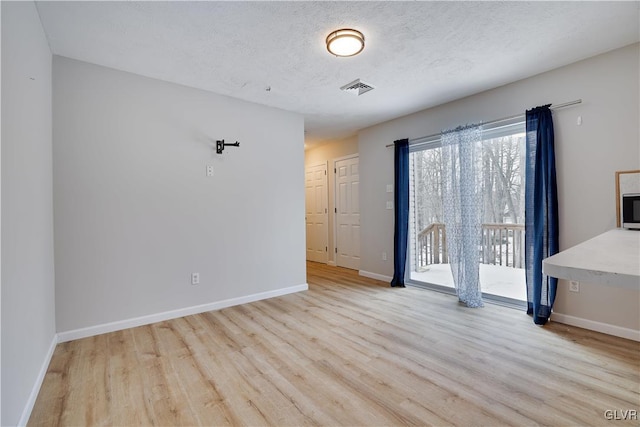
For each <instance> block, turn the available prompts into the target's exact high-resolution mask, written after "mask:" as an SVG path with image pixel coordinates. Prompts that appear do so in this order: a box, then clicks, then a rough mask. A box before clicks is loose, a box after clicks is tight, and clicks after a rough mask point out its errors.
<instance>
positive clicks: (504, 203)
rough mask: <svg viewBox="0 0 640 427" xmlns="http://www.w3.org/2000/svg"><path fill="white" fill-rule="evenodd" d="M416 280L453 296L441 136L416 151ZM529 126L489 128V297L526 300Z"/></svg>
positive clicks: (481, 253)
mask: <svg viewBox="0 0 640 427" xmlns="http://www.w3.org/2000/svg"><path fill="white" fill-rule="evenodd" d="M410 151H411V153H410V157H409V167H410V178H409V180H410V183H409V188H410V218H409V228H410V230H409V235H410V241H409V246H410V255H409V257H410V266H411V268H410V281H411V282H414V283H418V284H424V285H426V286H428V287H431V288H436V289H438V290H444V291H447V290H448V291H450V292H453V278H452V275H451V269H450V268H449V264H448V256H447V244H446V238H447V237H446V229H445V227H444V224H443V218H442V216H443V212H442V168H443V165H442V153H441V148H440V139H439V137H436V138H432V139H430V140H425V141H422V142H418V143H414V144H413V145H412V146H411V148H410ZM524 155H525V124H524V122H522V121H517V122H512V123H507V124H504V123H502V124H501V125H500V126H494V127H492V128H485V129H483V142H482V156H481V159H478V161H479V162H482V170H483V181H482V185H481V188H478V191H479V192H481V194H482V197H483V206H484V216H483V224H482V239H481V241H480V242H478V257H479V259H480V263H481V266H480V283H481V286H482V291H483V294H485V295H486V296H487V298H489V299H491V298H492V297H494V298H495V299H499V300H505V301H508V302H517V301H526V286H525V275H524V176H525V175H524V174H525V171H524V165H525V162H524Z"/></svg>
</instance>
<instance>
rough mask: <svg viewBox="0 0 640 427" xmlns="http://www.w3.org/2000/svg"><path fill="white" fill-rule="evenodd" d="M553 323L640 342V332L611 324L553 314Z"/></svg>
mask: <svg viewBox="0 0 640 427" xmlns="http://www.w3.org/2000/svg"><path fill="white" fill-rule="evenodd" d="M551 321H552V322H558V323H564V324H565V325H571V326H577V327H578V328H584V329H589V330H590V331H596V332H602V333H603V334H607V335H613V336H616V337H620V338H626V339H628V340H633V341H640V331H638V330H635V329H630V328H624V327H622V326H616V325H611V324H609V323H602V322H596V321H594V320H589V319H583V318H581V317H575V316H570V315H568V314H562V313H552V314H551Z"/></svg>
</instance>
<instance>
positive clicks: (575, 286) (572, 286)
mask: <svg viewBox="0 0 640 427" xmlns="http://www.w3.org/2000/svg"><path fill="white" fill-rule="evenodd" d="M569 290H570V291H571V292H580V282H577V281H575V280H572V281H570V282H569Z"/></svg>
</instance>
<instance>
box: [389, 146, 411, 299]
mask: <svg viewBox="0 0 640 427" xmlns="http://www.w3.org/2000/svg"><path fill="white" fill-rule="evenodd" d="M394 144H395V154H394V169H395V173H394V175H395V179H394V182H395V192H394V214H395V226H394V234H393V279H392V280H391V286H394V287H402V288H404V272H405V266H406V264H407V244H408V241H407V237H408V234H409V140H408V139H400V140H398V141H395V142H394Z"/></svg>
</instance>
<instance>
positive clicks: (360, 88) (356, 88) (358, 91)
mask: <svg viewBox="0 0 640 427" xmlns="http://www.w3.org/2000/svg"><path fill="white" fill-rule="evenodd" d="M373 89H374V87H373V86H371V85H370V84H367V83H365V82H362V81H360V79H357V80H354V81H352V82H351V83H347V84H346V85H344V86H342V87H341V88H340V90H343V91H345V92H349V93H353V94H354V95H362V94H363V93H367V92H369V91H370V90H373Z"/></svg>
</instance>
